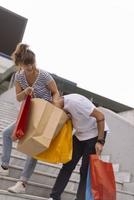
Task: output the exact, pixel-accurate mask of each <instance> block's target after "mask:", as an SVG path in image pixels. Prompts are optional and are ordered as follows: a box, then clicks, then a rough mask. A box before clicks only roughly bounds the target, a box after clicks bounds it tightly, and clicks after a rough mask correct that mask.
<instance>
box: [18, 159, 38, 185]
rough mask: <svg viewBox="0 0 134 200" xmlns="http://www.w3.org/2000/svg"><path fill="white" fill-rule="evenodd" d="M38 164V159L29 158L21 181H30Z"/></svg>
mask: <svg viewBox="0 0 134 200" xmlns="http://www.w3.org/2000/svg"><path fill="white" fill-rule="evenodd" d="M36 163H37V160H36V159H34V158H32V157H30V156H28V157H27V160H26V163H25V166H24V169H23V171H22V173H21V177H20V180H21V181H23V182H24V183H26V182H27V181H28V180H29V178H30V177H31V175H32V174H33V171H34V169H35V166H36Z"/></svg>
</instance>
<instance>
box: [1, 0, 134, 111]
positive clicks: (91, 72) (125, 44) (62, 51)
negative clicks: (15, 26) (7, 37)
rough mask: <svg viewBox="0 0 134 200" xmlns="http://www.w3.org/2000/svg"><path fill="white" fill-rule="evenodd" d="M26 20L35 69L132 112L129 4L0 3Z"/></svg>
mask: <svg viewBox="0 0 134 200" xmlns="http://www.w3.org/2000/svg"><path fill="white" fill-rule="evenodd" d="M0 5H1V6H3V7H5V8H7V9H9V10H11V11H13V12H16V13H17V14H19V15H22V16H24V17H26V18H28V24H27V27H26V31H25V34H24V38H23V42H25V43H27V44H29V45H30V47H31V49H32V50H33V51H34V52H35V53H36V57H37V64H38V68H42V69H44V70H47V71H49V72H51V73H55V74H57V75H59V76H61V77H63V78H66V79H68V80H71V81H74V82H76V83H77V85H78V86H79V87H81V88H84V89H87V90H89V91H91V92H94V93H97V94H99V95H102V96H105V97H107V98H110V99H113V100H115V101H118V102H120V103H123V104H126V105H129V106H132V107H134V74H133V67H134V0H23V1H19V0H0Z"/></svg>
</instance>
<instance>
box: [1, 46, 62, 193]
mask: <svg viewBox="0 0 134 200" xmlns="http://www.w3.org/2000/svg"><path fill="white" fill-rule="evenodd" d="M12 59H13V61H14V63H15V65H16V66H17V67H18V68H19V70H18V72H16V75H15V88H16V98H17V100H18V101H22V100H24V99H25V97H26V96H27V95H31V96H32V97H33V98H34V97H36V98H42V99H45V100H47V101H50V102H54V101H55V100H56V99H57V98H58V97H59V92H58V89H57V85H56V83H55V81H54V79H53V78H52V76H51V75H50V74H49V73H48V72H46V71H43V70H41V69H38V68H37V67H36V58H35V54H34V52H33V51H31V50H30V49H29V46H28V45H26V44H18V45H17V47H16V49H15V51H14V52H13V54H12ZM14 127H15V123H13V124H12V125H11V126H10V127H8V128H7V129H5V130H4V132H3V153H2V164H1V167H0V175H8V174H9V169H8V168H9V161H10V155H11V149H12V139H11V135H12V131H13V129H14ZM36 163H37V160H35V159H33V158H31V157H28V158H27V160H26V163H25V166H24V169H23V171H22V174H21V177H20V181H19V182H17V183H16V185H15V186H13V187H11V188H9V189H8V190H9V191H11V192H14V193H20V192H25V185H26V182H27V181H28V179H29V178H30V176H31V175H32V173H33V171H34V168H35V166H36Z"/></svg>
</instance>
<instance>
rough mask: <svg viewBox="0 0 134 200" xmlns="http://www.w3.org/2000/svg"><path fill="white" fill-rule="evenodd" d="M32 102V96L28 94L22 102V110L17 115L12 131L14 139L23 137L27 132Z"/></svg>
mask: <svg viewBox="0 0 134 200" xmlns="http://www.w3.org/2000/svg"><path fill="white" fill-rule="evenodd" d="M30 102H31V96H30V95H28V96H27V97H26V98H25V100H24V101H23V102H22V104H21V107H20V111H19V114H18V117H17V121H16V125H15V129H14V131H13V133H12V140H14V141H15V140H17V139H21V138H22V137H23V136H24V134H25V132H26V126H27V121H28V116H29V111H30Z"/></svg>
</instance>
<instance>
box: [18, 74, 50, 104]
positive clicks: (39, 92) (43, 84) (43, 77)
mask: <svg viewBox="0 0 134 200" xmlns="http://www.w3.org/2000/svg"><path fill="white" fill-rule="evenodd" d="M52 80H53V77H52V76H51V75H50V74H49V73H48V72H46V71H43V70H39V74H38V76H37V78H36V81H35V82H34V83H33V85H32V87H33V89H34V97H36V98H41V99H45V100H47V101H52V95H51V91H50V90H49V89H48V87H47V86H48V84H49V82H50V81H52ZM15 81H17V82H19V84H20V86H21V88H22V89H23V90H25V89H26V88H27V87H29V84H28V82H27V79H26V76H25V73H24V71H23V70H21V71H19V72H16V74H15Z"/></svg>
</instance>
